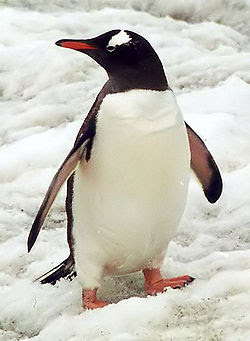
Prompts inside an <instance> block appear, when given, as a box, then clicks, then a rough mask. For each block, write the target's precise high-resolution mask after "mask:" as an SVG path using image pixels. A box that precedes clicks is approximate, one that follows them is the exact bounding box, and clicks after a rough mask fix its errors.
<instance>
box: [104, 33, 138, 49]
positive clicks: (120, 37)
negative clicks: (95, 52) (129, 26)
mask: <svg viewBox="0 0 250 341" xmlns="http://www.w3.org/2000/svg"><path fill="white" fill-rule="evenodd" d="M130 40H132V38H131V37H130V36H129V35H128V34H127V33H126V32H125V31H120V32H119V33H117V34H116V35H114V36H113V37H112V38H111V39H110V41H109V43H108V46H117V45H118V46H119V45H122V44H127V43H128V42H130Z"/></svg>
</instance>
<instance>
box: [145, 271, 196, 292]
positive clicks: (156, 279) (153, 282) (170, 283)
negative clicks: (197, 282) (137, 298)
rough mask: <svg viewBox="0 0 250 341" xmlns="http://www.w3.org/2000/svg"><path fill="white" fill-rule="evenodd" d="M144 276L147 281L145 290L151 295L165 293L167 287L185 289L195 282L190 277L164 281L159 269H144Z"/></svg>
mask: <svg viewBox="0 0 250 341" xmlns="http://www.w3.org/2000/svg"><path fill="white" fill-rule="evenodd" d="M143 274H144V276H145V279H146V281H145V289H146V291H147V293H148V294H149V295H156V294H157V293H160V292H163V291H164V290H165V289H166V288H167V287H171V288H173V289H177V288H178V289H179V288H183V287H185V286H186V285H188V284H189V283H191V282H193V280H194V278H193V277H191V276H188V275H185V276H179V277H172V278H165V279H164V278H162V276H161V273H160V270H159V269H144V270H143Z"/></svg>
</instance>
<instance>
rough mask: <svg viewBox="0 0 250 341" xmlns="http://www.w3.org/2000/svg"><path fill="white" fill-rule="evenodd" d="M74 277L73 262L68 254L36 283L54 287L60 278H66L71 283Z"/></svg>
mask: <svg viewBox="0 0 250 341" xmlns="http://www.w3.org/2000/svg"><path fill="white" fill-rule="evenodd" d="M74 277H76V271H75V261H74V258H73V256H72V255H71V254H70V255H69V257H68V258H66V259H65V260H64V261H63V262H62V263H60V264H58V265H57V266H56V267H54V268H53V269H51V270H49V271H48V272H46V273H45V274H43V275H42V276H40V277H38V278H37V279H36V281H39V282H40V283H41V284H46V283H49V284H52V285H54V284H55V283H56V282H57V281H58V280H59V279H61V278H66V279H69V280H70V281H71V280H72V279H73V278H74Z"/></svg>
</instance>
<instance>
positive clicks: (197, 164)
mask: <svg viewBox="0 0 250 341" xmlns="http://www.w3.org/2000/svg"><path fill="white" fill-rule="evenodd" d="M185 124H186V128H187V133H188V139H189V145H190V151H191V168H192V169H193V171H194V172H195V174H196V176H197V178H198V180H199V181H200V183H201V185H202V188H203V191H204V194H205V196H206V198H207V200H208V201H209V202H210V203H212V204H213V203H215V202H216V201H217V200H218V199H219V197H220V195H221V192H222V187H223V185H222V178H221V175H220V171H219V168H218V166H217V165H216V163H215V161H214V159H213V157H212V155H211V153H210V152H209V150H208V149H207V147H206V145H205V143H204V142H203V141H202V139H201V138H200V137H199V136H198V135H197V134H196V133H195V131H194V130H193V129H192V128H191V127H190V126H189V125H188V124H187V123H186V122H185Z"/></svg>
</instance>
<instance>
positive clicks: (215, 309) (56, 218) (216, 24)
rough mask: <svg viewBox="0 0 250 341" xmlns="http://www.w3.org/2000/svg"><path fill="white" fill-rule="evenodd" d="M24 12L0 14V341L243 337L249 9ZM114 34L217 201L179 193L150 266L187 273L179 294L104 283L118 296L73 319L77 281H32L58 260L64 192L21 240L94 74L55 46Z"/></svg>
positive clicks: (86, 6) (248, 230) (21, 6)
mask: <svg viewBox="0 0 250 341" xmlns="http://www.w3.org/2000/svg"><path fill="white" fill-rule="evenodd" d="M33 3H34V2H33V1H28V0H2V1H1V5H0V6H1V7H0V17H1V40H0V73H1V78H0V110H1V111H0V112H1V116H0V117H1V125H0V165H1V166H0V183H1V187H0V189H1V190H0V226H1V230H0V231H1V232H0V243H1V248H0V271H1V272H0V284H1V288H0V340H3V341H9V340H28V339H29V340H34V341H35V340H36V341H38V340H46V341H47V340H48V341H50V340H51V341H52V340H53V341H57V340H63V341H64V340H72V341H73V340H74V341H76V340H113V341H117V340H132V341H133V340H141V341H143V340H150V341H154V340H164V341H165V340H166V341H170V340H173V341H177V340H226V341H228V340H229V341H231V340H232V341H237V340H244V341H246V340H250V209H249V205H250V195H249V193H250V181H249V178H250V176H249V174H250V129H249V128H250V125H249V123H250V38H249V37H250V1H249V0H245V1H244V0H242V1H240V0H231V1H229V0H228V1H222V0H221V1H220V0H217V1H212V0H211V1H202V0H197V1H191V0H190V1H187V0H186V1H184V0H183V1H182V0H175V1H149V0H148V1H146V0H145V1H143V0H137V1H135V0H134V1H132V0H131V1H122V0H121V1H114V0H113V1H111V0H110V1H98V0H95V1H83V0H82V1H80V0H78V1H77V0H76V1H66V0H64V1H59V0H58V1H56V0H53V1H46V0H40V1H36V2H35V4H33ZM105 5H108V6H109V8H105ZM115 7H116V8H115ZM168 14H170V15H171V17H170V16H168ZM114 28H127V29H130V30H133V31H136V32H138V33H141V34H142V35H144V36H145V37H146V38H147V39H148V40H149V41H150V42H151V44H152V45H153V46H154V47H155V49H156V50H157V52H158V53H159V55H160V57H161V59H162V61H163V63H164V66H165V68H166V72H167V74H168V78H169V82H170V85H171V87H172V88H173V89H174V91H175V93H176V94H177V96H178V97H177V98H178V102H179V105H180V106H181V108H182V110H183V114H184V117H185V119H186V121H187V122H188V123H189V124H190V125H191V126H192V127H193V128H194V129H195V130H196V131H197V132H198V133H199V134H200V136H201V137H202V138H203V139H204V140H205V141H206V143H207V145H208V147H209V148H210V150H211V152H212V154H213V155H214V157H215V159H216V161H217V163H218V165H219V167H220V169H221V172H222V175H223V180H224V192H223V196H222V198H221V199H220V200H219V202H218V203H216V204H215V205H210V204H208V203H207V202H206V200H205V197H204V195H203V194H202V191H201V190H200V188H199V186H198V185H197V184H196V183H195V181H194V180H192V182H191V184H190V191H189V198H188V204H187V209H186V212H185V215H184V218H183V220H182V223H181V225H180V227H179V230H178V232H177V234H176V237H175V238H174V240H173V241H172V242H171V244H170V246H169V249H168V253H167V256H166V259H165V262H164V265H163V268H162V271H163V273H164V274H165V275H170V276H172V275H183V274H186V273H188V274H189V275H192V276H194V277H196V281H195V282H194V283H193V284H192V285H190V286H189V287H187V288H185V289H184V290H181V291H176V290H175V291H174V290H168V291H167V292H166V293H164V294H161V295H158V296H157V297H146V295H145V293H144V291H143V282H142V278H141V276H140V275H139V274H136V275H131V276H128V277H124V278H120V279H113V280H112V279H106V281H105V283H104V285H103V288H102V293H101V295H103V296H104V297H107V298H108V300H109V301H110V302H112V303H114V302H117V300H119V299H121V298H128V299H126V300H122V301H120V302H119V303H118V304H111V305H109V306H108V307H106V308H103V309H100V310H96V311H83V309H82V308H81V299H80V286H79V284H78V282H77V280H74V281H73V282H67V281H61V282H60V283H58V285H56V286H54V287H53V286H49V285H47V286H41V285H39V284H37V283H33V282H32V280H33V279H34V278H36V277H37V276H38V275H40V274H42V273H43V272H45V271H47V270H48V269H49V268H51V267H53V266H55V265H56V264H57V263H58V262H59V261H61V260H63V259H64V257H65V256H66V254H67V244H66V232H65V215H64V195H65V193H64V191H62V192H61V193H60V195H59V197H58V198H57V201H56V203H55V204H54V206H53V210H52V212H51V214H50V217H49V218H48V219H47V221H46V224H45V227H44V230H43V231H41V234H40V236H39V238H38V242H37V243H36V245H35V247H34V249H33V250H32V252H31V253H30V254H29V255H28V254H27V251H26V239H27V235H28V231H29V228H30V226H31V223H32V221H33V218H34V216H35V214H36V211H37V208H38V206H39V204H40V202H41V200H42V198H43V195H44V192H45V190H46V188H47V186H48V184H49V182H50V179H51V177H52V176H53V174H54V173H55V171H56V169H57V167H58V165H59V164H60V162H61V161H62V160H63V158H64V156H65V155H66V153H67V151H68V150H69V149H70V148H71V146H72V142H73V138H74V136H75V135H76V132H77V130H78V129H79V127H80V125H81V122H82V120H83V118H84V116H85V114H86V113H87V112H88V109H89V108H90V105H91V103H92V102H93V100H94V98H95V96H96V94H97V93H98V91H99V89H100V88H101V86H102V84H103V83H104V81H105V79H106V75H105V73H104V71H103V70H102V69H101V68H100V67H98V66H97V65H96V64H95V63H94V62H93V61H92V60H90V59H89V58H88V57H87V56H84V55H82V54H80V53H76V52H74V51H70V50H65V49H60V48H58V47H57V46H55V45H54V42H55V41H57V40H58V39H62V38H70V37H74V38H88V37H92V36H96V35H98V34H100V33H103V32H105V31H107V30H109V29H114ZM132 296H133V297H132ZM135 296H137V297H135Z"/></svg>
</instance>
